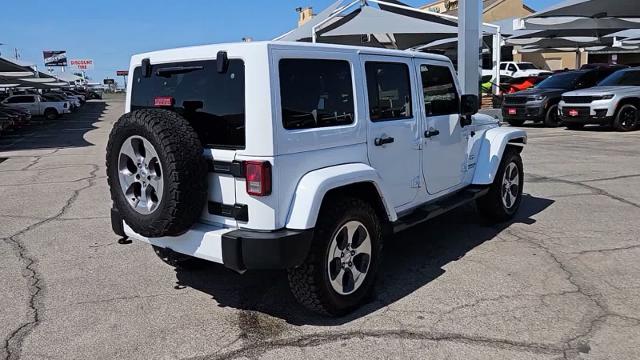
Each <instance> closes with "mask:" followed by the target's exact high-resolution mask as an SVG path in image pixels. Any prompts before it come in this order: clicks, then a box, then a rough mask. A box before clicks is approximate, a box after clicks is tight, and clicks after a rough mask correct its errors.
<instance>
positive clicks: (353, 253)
mask: <svg viewBox="0 0 640 360" xmlns="http://www.w3.org/2000/svg"><path fill="white" fill-rule="evenodd" d="M381 251H382V226H381V224H380V220H379V218H378V216H377V215H376V212H375V210H374V209H373V207H371V205H370V204H369V203H367V202H365V201H362V200H360V199H356V198H342V199H336V200H334V201H330V202H328V203H327V204H325V205H324V206H323V209H322V211H321V213H320V216H319V217H318V222H317V224H316V229H315V235H314V239H313V243H312V246H311V249H310V251H309V255H308V256H307V259H306V260H305V262H304V263H303V264H302V265H301V266H299V267H297V268H294V269H289V271H288V275H289V276H288V277H289V286H290V288H291V292H292V293H293V295H294V297H295V298H296V299H297V300H298V302H300V303H301V304H302V305H303V306H305V307H306V308H308V309H310V310H312V311H314V312H317V313H320V314H323V315H329V316H341V315H345V314H347V313H349V312H350V311H352V310H354V309H356V308H357V307H358V306H360V305H362V304H363V303H364V302H365V301H366V299H367V298H368V297H369V295H370V294H371V293H372V291H373V286H374V282H375V278H376V273H377V269H378V264H379V262H380V254H381Z"/></svg>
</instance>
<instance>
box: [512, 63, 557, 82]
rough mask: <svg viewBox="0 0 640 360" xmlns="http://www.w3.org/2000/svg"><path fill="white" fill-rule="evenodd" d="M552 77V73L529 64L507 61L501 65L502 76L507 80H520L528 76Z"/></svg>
mask: <svg viewBox="0 0 640 360" xmlns="http://www.w3.org/2000/svg"><path fill="white" fill-rule="evenodd" d="M541 75H551V71H547V70H541V69H538V68H537V67H536V66H535V65H533V64H532V63H528V62H513V61H507V62H503V63H500V76H503V77H506V78H520V77H526V76H541Z"/></svg>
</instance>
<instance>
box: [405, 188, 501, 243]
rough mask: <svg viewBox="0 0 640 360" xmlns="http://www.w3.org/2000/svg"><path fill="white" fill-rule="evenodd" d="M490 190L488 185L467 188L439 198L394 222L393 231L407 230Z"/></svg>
mask: <svg viewBox="0 0 640 360" xmlns="http://www.w3.org/2000/svg"><path fill="white" fill-rule="evenodd" d="M488 192H489V187H488V186H487V187H471V188H466V189H464V190H462V191H459V192H457V193H455V194H453V195H451V196H447V197H445V198H444V199H438V200H436V201H434V202H432V203H429V204H426V205H424V206H421V207H419V208H416V209H414V210H413V211H412V212H410V213H409V214H407V215H405V216H403V217H401V218H400V219H398V221H396V222H394V223H393V232H399V231H402V230H406V229H408V228H410V227H412V226H414V225H417V224H420V223H422V222H425V221H427V220H431V219H433V218H434V217H436V216H439V215H442V214H444V213H446V212H448V211H450V210H453V209H455V208H457V207H459V206H461V205H464V204H467V203H470V202H472V201H474V200H476V199H478V198H480V197H482V196H484V195H485V194H487V193H488Z"/></svg>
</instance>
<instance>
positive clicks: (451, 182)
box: [416, 60, 467, 194]
mask: <svg viewBox="0 0 640 360" xmlns="http://www.w3.org/2000/svg"><path fill="white" fill-rule="evenodd" d="M416 71H417V73H418V74H419V78H420V82H421V88H422V94H421V97H422V101H423V104H424V110H423V111H424V113H423V114H424V115H423V118H422V121H424V127H423V128H424V134H422V135H423V137H424V141H425V142H424V144H425V146H424V147H423V156H422V162H423V163H422V172H423V175H424V179H425V182H426V184H427V191H428V192H429V194H438V193H440V192H443V191H445V190H447V189H451V188H453V187H456V186H458V185H460V184H461V183H462V180H463V177H464V173H465V172H466V169H465V165H466V160H467V134H466V132H465V131H464V130H463V129H462V127H461V126H460V96H459V93H458V89H457V86H456V82H455V80H454V77H453V69H452V68H451V67H450V66H449V65H448V64H445V63H441V62H436V61H427V60H417V62H416Z"/></svg>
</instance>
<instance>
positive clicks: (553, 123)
mask: <svg viewBox="0 0 640 360" xmlns="http://www.w3.org/2000/svg"><path fill="white" fill-rule="evenodd" d="M561 122H562V121H560V115H558V105H551V106H550V107H549V110H547V114H546V115H545V117H544V125H545V126H547V127H558V126H560V123H561Z"/></svg>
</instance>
